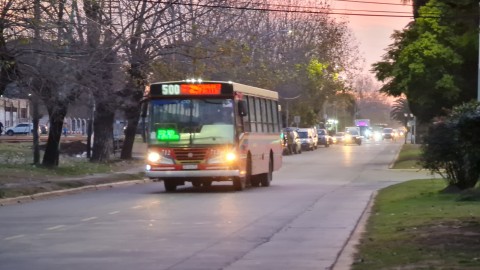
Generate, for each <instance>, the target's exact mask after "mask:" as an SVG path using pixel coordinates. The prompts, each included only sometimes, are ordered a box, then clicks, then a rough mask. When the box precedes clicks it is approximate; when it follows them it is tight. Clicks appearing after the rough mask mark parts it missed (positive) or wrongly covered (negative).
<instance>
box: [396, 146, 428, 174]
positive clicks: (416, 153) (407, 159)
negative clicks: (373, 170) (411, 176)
mask: <svg viewBox="0 0 480 270" xmlns="http://www.w3.org/2000/svg"><path fill="white" fill-rule="evenodd" d="M421 154H422V150H421V145H420V144H404V145H402V148H401V150H400V153H399V154H398V158H397V160H395V163H394V164H393V167H392V169H421V168H422V167H421V166H420V164H419V161H420V155H421Z"/></svg>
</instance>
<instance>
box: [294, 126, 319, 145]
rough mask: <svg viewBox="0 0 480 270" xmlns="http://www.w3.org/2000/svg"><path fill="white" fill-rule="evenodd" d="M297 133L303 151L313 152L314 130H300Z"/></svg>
mask: <svg viewBox="0 0 480 270" xmlns="http://www.w3.org/2000/svg"><path fill="white" fill-rule="evenodd" d="M297 132H298V135H299V136H300V140H301V142H302V149H304V150H309V151H313V149H315V141H314V136H315V134H314V133H315V132H314V130H313V129H312V128H299V129H297Z"/></svg>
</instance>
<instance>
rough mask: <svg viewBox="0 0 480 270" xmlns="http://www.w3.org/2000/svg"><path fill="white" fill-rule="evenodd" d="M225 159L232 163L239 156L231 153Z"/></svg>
mask: <svg viewBox="0 0 480 270" xmlns="http://www.w3.org/2000/svg"><path fill="white" fill-rule="evenodd" d="M225 159H226V160H227V161H228V162H232V161H234V160H235V159H237V155H235V153H233V152H230V153H227V154H226V155H225Z"/></svg>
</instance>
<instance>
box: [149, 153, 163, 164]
mask: <svg viewBox="0 0 480 270" xmlns="http://www.w3.org/2000/svg"><path fill="white" fill-rule="evenodd" d="M161 158H162V156H160V154H159V153H157V152H150V153H148V156H147V160H148V161H150V162H152V163H157V162H158V161H159V160H160V159H161Z"/></svg>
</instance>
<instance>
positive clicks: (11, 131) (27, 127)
mask: <svg viewBox="0 0 480 270" xmlns="http://www.w3.org/2000/svg"><path fill="white" fill-rule="evenodd" d="M30 133H33V124H32V123H30V124H29V123H20V124H18V125H16V126H14V127H9V128H6V129H5V134H7V135H8V136H13V135H16V134H30ZM40 133H41V131H39V134H40Z"/></svg>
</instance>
